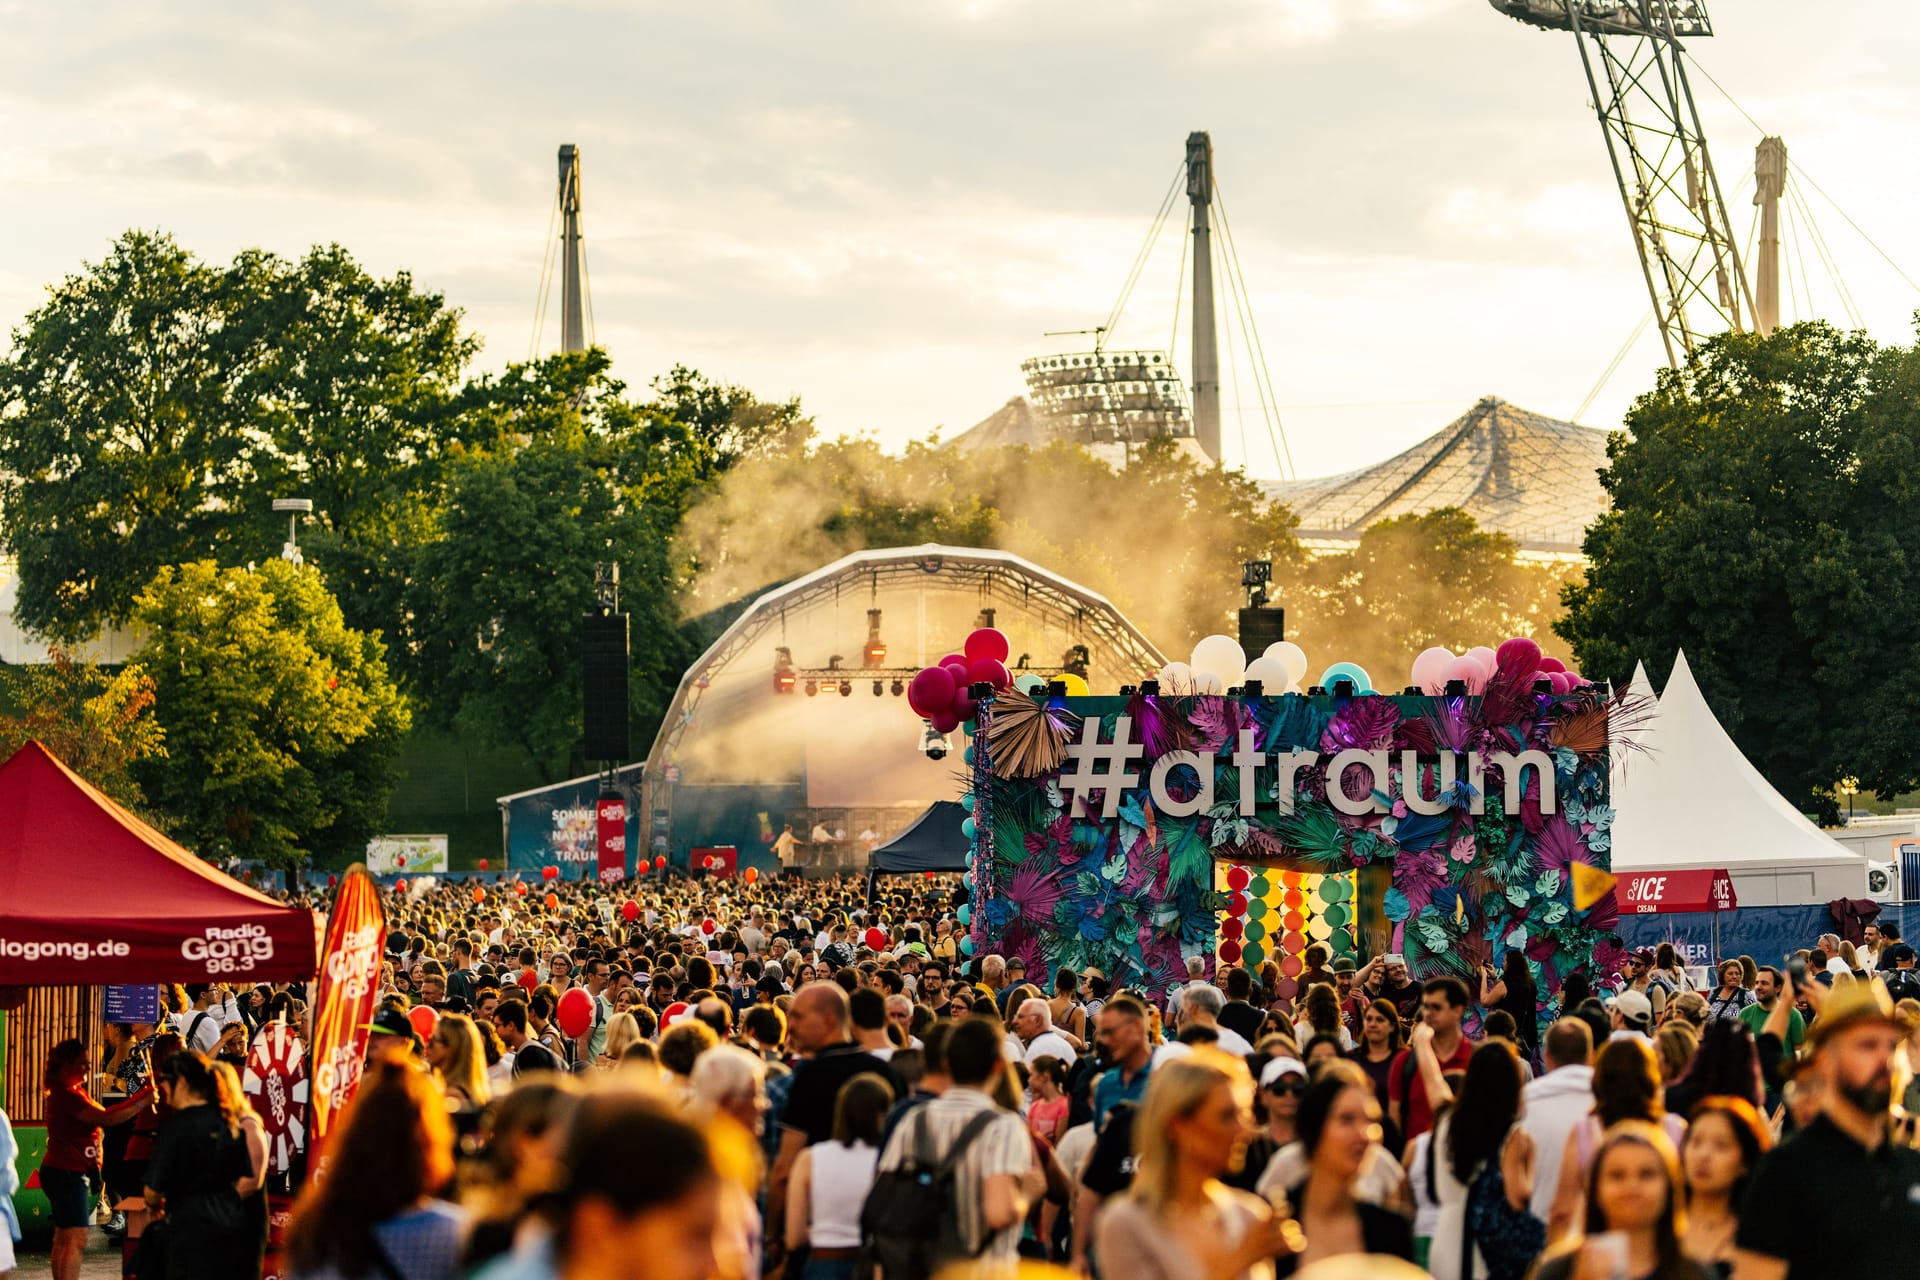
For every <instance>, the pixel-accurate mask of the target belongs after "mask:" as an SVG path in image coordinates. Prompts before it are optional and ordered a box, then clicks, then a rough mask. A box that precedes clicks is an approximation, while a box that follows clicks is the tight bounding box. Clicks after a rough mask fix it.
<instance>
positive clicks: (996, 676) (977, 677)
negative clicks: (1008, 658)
mask: <svg viewBox="0 0 1920 1280" xmlns="http://www.w3.org/2000/svg"><path fill="white" fill-rule="evenodd" d="M967 679H968V680H970V681H972V682H973V683H974V684H990V685H992V686H993V687H994V688H996V689H1004V688H1006V687H1007V686H1008V685H1010V684H1012V683H1013V677H1012V676H1011V675H1009V674H1008V673H1007V664H1006V663H1004V662H1002V661H1000V659H998V658H975V659H974V660H973V661H972V662H970V663H968V664H967Z"/></svg>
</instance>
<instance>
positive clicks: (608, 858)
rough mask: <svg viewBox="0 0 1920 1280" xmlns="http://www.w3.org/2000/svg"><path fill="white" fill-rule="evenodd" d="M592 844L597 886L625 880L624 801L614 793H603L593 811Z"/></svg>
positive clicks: (625, 823) (625, 833)
mask: <svg viewBox="0 0 1920 1280" xmlns="http://www.w3.org/2000/svg"><path fill="white" fill-rule="evenodd" d="M594 819H595V828H596V830H595V836H596V843H597V844H598V845H599V849H600V864H599V872H600V883H601V884H614V883H616V882H618V881H621V880H625V879H626V878H627V802H626V800H624V799H623V798H622V797H621V795H620V793H619V792H618V791H603V792H601V793H600V800H599V803H598V804H597V805H596V806H595V809H594Z"/></svg>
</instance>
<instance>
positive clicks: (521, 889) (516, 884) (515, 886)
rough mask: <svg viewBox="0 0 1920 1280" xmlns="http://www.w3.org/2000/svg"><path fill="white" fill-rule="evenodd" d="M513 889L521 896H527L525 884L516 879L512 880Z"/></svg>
mask: <svg viewBox="0 0 1920 1280" xmlns="http://www.w3.org/2000/svg"><path fill="white" fill-rule="evenodd" d="M513 891H514V893H516V894H518V895H519V896H520V897H522V898H524V897H526V896H527V886H526V885H524V884H522V883H520V882H519V881H518V880H516V881H514V882H513Z"/></svg>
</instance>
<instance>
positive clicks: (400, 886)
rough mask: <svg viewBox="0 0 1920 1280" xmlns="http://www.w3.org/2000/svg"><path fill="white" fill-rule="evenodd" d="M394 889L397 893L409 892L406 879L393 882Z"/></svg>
mask: <svg viewBox="0 0 1920 1280" xmlns="http://www.w3.org/2000/svg"><path fill="white" fill-rule="evenodd" d="M393 887H394V889H395V891H396V892H399V893H405V892H406V891H407V882H406V881H405V880H404V879H402V880H395V881H394V882H393Z"/></svg>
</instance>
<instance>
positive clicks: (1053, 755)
mask: <svg viewBox="0 0 1920 1280" xmlns="http://www.w3.org/2000/svg"><path fill="white" fill-rule="evenodd" d="M1079 727H1080V717H1079V716H1077V715H1075V714H1073V713H1072V712H1071V711H1068V710H1067V709H1066V708H1064V707H1049V706H1048V705H1047V703H1046V702H1045V701H1044V700H1042V699H1039V698H1033V697H1029V696H1027V695H1026V694H1023V693H1017V692H1016V693H1006V694H1002V695H1000V696H999V697H998V698H996V699H995V700H994V707H993V715H992V717H991V718H989V720H988V721H987V745H988V746H989V748H990V749H991V750H992V752H993V761H994V767H995V769H996V771H997V772H999V773H1000V774H1001V775H1002V776H1003V777H1014V778H1037V777H1040V776H1041V775H1042V774H1047V773H1052V772H1053V771H1054V770H1056V769H1058V768H1059V767H1060V765H1061V763H1062V762H1063V761H1065V760H1066V758H1067V744H1068V743H1069V742H1071V741H1072V740H1073V735H1074V731H1075V730H1077V729H1078V728H1079Z"/></svg>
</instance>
